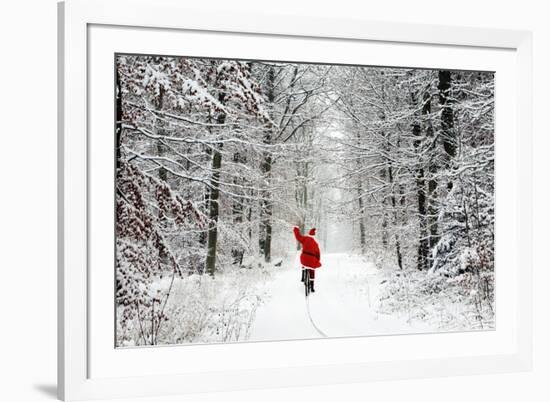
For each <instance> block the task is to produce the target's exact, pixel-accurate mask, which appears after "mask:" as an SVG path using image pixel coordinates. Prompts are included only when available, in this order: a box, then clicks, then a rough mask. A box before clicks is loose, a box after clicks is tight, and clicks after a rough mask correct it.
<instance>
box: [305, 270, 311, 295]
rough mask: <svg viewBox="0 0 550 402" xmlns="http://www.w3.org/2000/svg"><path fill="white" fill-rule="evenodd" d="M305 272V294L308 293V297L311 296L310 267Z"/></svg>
mask: <svg viewBox="0 0 550 402" xmlns="http://www.w3.org/2000/svg"><path fill="white" fill-rule="evenodd" d="M305 271H306V272H305V274H304V288H305V294H306V297H308V296H309V282H310V280H311V279H310V277H309V269H306V270H305Z"/></svg>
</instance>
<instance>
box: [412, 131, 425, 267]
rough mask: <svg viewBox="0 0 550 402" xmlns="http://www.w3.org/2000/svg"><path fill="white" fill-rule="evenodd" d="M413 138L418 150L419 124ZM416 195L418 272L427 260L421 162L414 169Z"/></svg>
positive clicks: (422, 168)
mask: <svg viewBox="0 0 550 402" xmlns="http://www.w3.org/2000/svg"><path fill="white" fill-rule="evenodd" d="M413 136H414V137H415V138H418V139H417V140H415V141H414V143H413V146H414V148H415V149H418V148H419V147H420V144H421V140H420V138H421V136H422V130H421V128H420V124H415V125H414V126H413ZM416 195H417V199H418V225H419V231H418V233H419V238H418V254H417V261H416V267H417V269H418V270H423V269H425V268H426V267H427V258H428V230H427V223H426V213H427V209H426V179H425V177H424V167H423V164H422V162H420V166H419V167H418V168H417V169H416Z"/></svg>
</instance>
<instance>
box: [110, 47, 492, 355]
mask: <svg viewBox="0 0 550 402" xmlns="http://www.w3.org/2000/svg"><path fill="white" fill-rule="evenodd" d="M493 119H494V76H493V74H492V73H490V72H473V71H448V70H427V69H406V68H379V67H358V66H341V65H321V64H318V65H314V64H297V63H283V62H261V61H234V60H219V59H198V58H186V57H181V58H177V57H156V56H155V57H153V56H131V55H119V56H118V57H117V59H116V131H115V138H116V151H117V163H116V208H117V211H116V218H117V221H116V279H117V293H116V300H117V323H118V331H117V345H140V344H157V343H174V342H178V343H181V342H187V341H194V340H195V341H196V340H197V339H199V338H197V337H196V333H197V332H200V331H202V329H201V328H202V327H200V326H201V325H203V327H205V328H206V327H208V328H209V331H210V332H211V333H214V334H217V335H219V333H220V328H218V326H224V325H225V327H226V328H227V325H226V324H223V325H222V324H219V323H220V322H222V321H223V320H224V319H227V320H233V319H234V317H233V318H231V317H228V316H227V314H229V313H228V311H229V310H231V311H233V312H235V311H237V312H239V311H242V310H239V307H235V306H236V304H234V303H237V302H238V303H240V301H242V300H245V299H246V303H247V305H248V306H250V305H251V303H252V302H251V299H250V294H248V293H246V290H243V291H242V292H241V293H239V296H238V297H237V296H236V297H235V299H234V300H233V302H234V303H233V302H232V303H233V304H232V307H231V309H228V308H227V305H226V304H224V306H225V307H224V308H225V310H223V309H221V308H220V309H219V310H217V311H216V312H214V311H213V308H214V307H212V306H214V304H215V303H214V302H213V304H211V305H210V306H209V305H208V302H207V301H205V300H206V298H208V297H219V294H220V293H221V292H224V287H223V286H224V285H223V284H221V282H219V283H218V282H216V281H217V280H219V281H221V279H220V278H223V276H224V274H227V273H229V272H236V270H237V271H238V272H240V273H239V274H238V275H239V276H238V279H235V281H236V282H235V283H237V282H239V283H246V284H247V286H248V289H250V288H251V287H250V281H251V279H250V278H251V277H253V276H254V275H256V273H258V274H257V275H260V274H259V273H260V272H263V270H265V269H266V267H268V266H275V265H277V264H279V263H280V261H281V260H283V259H285V258H286V257H287V256H289V255H291V254H292V253H295V252H296V248H297V246H296V244H295V242H294V241H293V240H292V237H291V234H290V229H291V228H292V226H294V225H296V226H299V227H300V228H301V229H302V230H305V229H308V228H310V227H317V228H318V233H319V237H320V239H321V241H320V243H321V246H322V249H323V248H325V249H328V248H330V247H331V243H333V242H335V241H337V240H336V239H335V238H331V237H330V236H329V235H328V233H329V232H330V231H331V227H333V226H334V225H336V224H338V225H340V226H342V225H343V226H344V227H345V228H346V230H347V237H346V239H347V240H346V241H345V243H346V249H347V252H349V253H354V254H360V255H363V256H365V259H366V260H369V261H373V262H374V263H375V264H376V266H377V267H379V269H381V270H385V271H386V272H387V278H388V279H387V283H385V284H384V286H385V287H386V288H385V293H384V295H385V296H384V297H385V299H386V303H385V306H386V308H387V307H388V306H389V305H391V306H392V308H394V309H399V308H400V307H399V304H400V300H402V296H403V295H402V292H403V289H404V288H403V287H402V286H401V284H402V282H403V278H409V279H407V281H408V282H409V283H410V280H411V278H412V280H413V281H414V282H415V283H417V284H418V286H417V287H416V288H415V291H416V293H417V295H418V299H416V300H417V303H420V304H422V303H424V302H425V301H426V300H428V299H426V298H425V297H423V296H422V295H426V296H433V294H435V293H439V292H444V291H447V290H448V288H452V289H454V290H453V292H454V293H453V297H454V298H455V299H460V300H462V301H463V302H464V303H466V304H467V305H468V306H470V307H471V311H472V314H473V315H472V317H473V318H472V321H468V322H471V323H474V322H475V323H476V326H475V328H487V327H490V326H492V325H494V324H493V317H494V313H493V292H494V291H493V289H494V274H493V273H494V256H493V247H494V123H493ZM341 237H342V236H341ZM344 237H345V236H344ZM340 241H341V240H340ZM324 269H325V268H324ZM326 269H329V268H326ZM243 272H244V273H243ZM245 277H246V278H245ZM185 278H194V279H193V281H195V282H193V286H192V287H190V288H185V289H183V288H181V286H183V285H181V281H182V280H186V279H185ZM235 283H233V282H232V285H227V286H230V287H233V288H235V286H236V285H235ZM178 286H180V288H178ZM186 286H187V285H186ZM177 289H179V290H177ZM176 290H177V291H178V292H180V294H179V295H174V294H175V292H176ZM181 292H195V293H196V295H191V294H188V295H183V294H181ZM201 292H202V293H201ZM407 297H409V299H408V300H409V304H410V296H409V295H407ZM171 298H172V299H174V300H178V298H180V299H179V301H178V303H173V301H172V300H171ZM190 298H192V299H190ZM239 300H240V301H239ZM254 300H256V299H254ZM224 303H225V302H224ZM201 309H202V310H201ZM191 310H192V311H191ZM253 310H254V308H250V309H249V310H247V311H248V315H245V316H243V317H241V318H242V320H244V321H247V320H248V321H250V320H253ZM201 311H203V313H204V314H203V313H201ZM181 314H188V315H189V314H192V315H194V316H193V319H192V320H191V318H189V317H190V316H186V317H187V318H186V320H188V321H186V323H187V324H185V325H184V324H182V322H183V320H184V319H183V318H181V317H182V316H181ZM201 314H202V315H201ZM208 314H210V316H209V317H210V318H207V316H208ZM198 315H200V317H199V316H198ZM222 316H223V317H222ZM178 317H180V318H178ZM212 317H217V318H216V319H214V318H212ZM220 317H221V318H220ZM224 317H225V318H224ZM418 318H419V319H421V318H422V316H419V317H418ZM209 320H210V321H209ZM216 320H218V321H216ZM220 320H221V321H220ZM242 320H240V321H242ZM237 321H239V320H237ZM216 322H217V324H216ZM223 322H225V321H223ZM189 323H192V324H189ZM472 325H473V324H472ZM190 326H193V328H195V329H194V330H193V331H191V330H190V328H189V327H190ZM184 327H185V328H184ZM199 327H200V328H199ZM235 328H236V327H235V326H233V327H232V329H231V331H232V332H230V333H227V334H226V335H225V336H224V337H221V338H220V337H218V338H216V339H220V340H222V341H226V340H239V339H246V335H242V334H241V335H239V329H238V328H237V329H235Z"/></svg>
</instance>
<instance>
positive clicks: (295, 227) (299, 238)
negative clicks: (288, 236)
mask: <svg viewBox="0 0 550 402" xmlns="http://www.w3.org/2000/svg"><path fill="white" fill-rule="evenodd" d="M293 230H294V237H296V240H298V241H299V242H300V243H303V242H304V236H302V235H301V234H300V229H299V228H298V226H294V229H293Z"/></svg>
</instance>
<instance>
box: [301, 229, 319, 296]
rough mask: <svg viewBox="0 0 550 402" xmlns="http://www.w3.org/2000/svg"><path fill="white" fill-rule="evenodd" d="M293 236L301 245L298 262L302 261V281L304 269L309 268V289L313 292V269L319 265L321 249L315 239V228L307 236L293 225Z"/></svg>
mask: <svg viewBox="0 0 550 402" xmlns="http://www.w3.org/2000/svg"><path fill="white" fill-rule="evenodd" d="M294 237H296V240H297V241H298V242H299V243H300V244H301V245H302V254H301V255H300V262H301V263H302V282H303V281H304V280H305V273H306V271H305V270H306V269H309V270H310V278H311V281H310V285H309V286H310V291H311V292H315V288H314V286H313V283H314V281H315V270H316V269H317V268H319V267H321V251H320V250H319V244H317V241H316V240H315V228H313V229H310V231H309V232H308V235H307V236H302V234H301V233H300V229H299V228H298V227H296V226H295V227H294Z"/></svg>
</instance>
